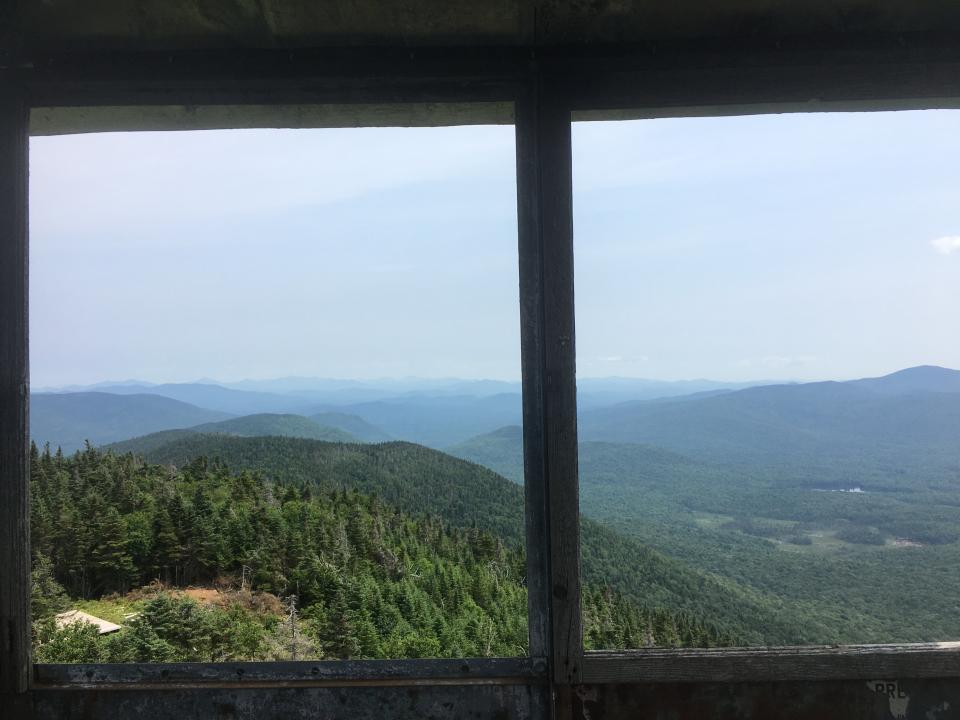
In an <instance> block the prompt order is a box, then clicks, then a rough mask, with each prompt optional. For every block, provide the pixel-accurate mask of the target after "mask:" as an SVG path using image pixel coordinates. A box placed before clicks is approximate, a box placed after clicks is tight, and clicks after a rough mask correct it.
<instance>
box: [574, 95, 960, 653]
mask: <svg viewBox="0 0 960 720" xmlns="http://www.w3.org/2000/svg"><path fill="white" fill-rule="evenodd" d="M958 129H960V123H958V115H957V114H956V113H955V112H951V111H943V112H940V111H937V112H903V113H871V114H866V113H864V114H819V115H809V114H808V115H779V116H758V117H731V118H698V119H662V120H648V121H637V122H622V123H584V124H578V125H576V126H575V132H574V173H575V179H574V186H575V204H576V205H575V207H576V218H575V219H576V262H577V268H576V270H577V274H576V278H577V350H578V363H577V364H578V376H579V377H578V388H579V398H580V403H579V425H580V442H581V446H580V483H581V509H582V512H583V514H584V518H585V519H584V543H583V556H584V557H583V570H584V579H585V581H586V587H587V588H588V589H587V593H588V595H587V599H586V601H585V613H586V617H585V626H586V643H587V646H588V647H590V648H606V647H622V646H624V645H626V646H637V645H668V646H671V645H712V644H738V645H781V644H807V643H816V644H820V643H877V642H911V641H928V640H956V639H958V638H960V615H958V613H957V607H958V603H960V570H958V568H960V563H958V560H960V542H958V541H960V474H958V469H960V372H958V371H957V368H960V334H958V333H957V322H956V316H957V313H958V311H960V239H958V236H960V219H958V217H957V214H956V209H957V207H958V201H960V176H958V174H957V172H956V161H955V160H956V158H958V157H960V132H958ZM634 606H637V607H638V608H639V610H634V609H633V608H634ZM624 614H626V615H629V616H630V617H633V618H634V625H633V626H632V628H631V631H630V632H629V633H627V634H624V633H623V632H621V630H620V628H618V627H617V626H616V621H617V618H619V617H621V616H622V615H624ZM611 619H612V621H611Z"/></svg>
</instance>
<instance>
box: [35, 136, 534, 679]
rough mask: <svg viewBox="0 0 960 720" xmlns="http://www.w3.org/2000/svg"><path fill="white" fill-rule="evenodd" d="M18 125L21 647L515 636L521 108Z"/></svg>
mask: <svg viewBox="0 0 960 720" xmlns="http://www.w3.org/2000/svg"><path fill="white" fill-rule="evenodd" d="M31 152H32V173H31V175H32V178H31V224H32V231H33V233H32V234H33V237H32V241H31V248H32V252H33V257H32V259H31V273H32V277H31V281H32V282H31V312H32V315H31V329H32V342H33V346H32V353H31V355H32V368H31V369H32V378H33V387H34V392H33V395H32V401H31V402H32V412H31V433H32V437H33V440H34V441H35V442H36V443H37V446H38V447H37V450H36V451H35V452H36V454H35V458H34V462H33V474H32V498H33V517H32V533H33V537H32V547H33V558H34V602H33V612H34V617H35V618H36V619H37V625H36V643H37V646H36V653H35V656H36V658H37V660H38V662H80V661H101V662H124V661H141V662H143V661H173V660H176V661H219V660H247V659H251V660H252V659H277V660H279V659H307V658H348V657H349V658H361V657H396V658H403V657H433V656H443V657H456V656H484V655H501V656H502V655H523V654H525V653H526V643H527V623H526V588H525V584H524V577H525V568H524V556H523V551H522V544H523V534H522V533H523V494H522V487H521V484H522V473H520V472H519V471H517V472H513V471H511V472H510V473H508V474H509V475H510V479H506V478H504V477H502V476H500V475H497V474H495V473H493V472H490V471H489V470H487V469H485V468H482V467H479V466H477V465H474V464H471V463H466V462H464V461H462V460H461V459H459V458H457V457H455V456H454V455H453V454H451V453H454V452H456V447H457V446H459V445H460V444H462V443H469V442H471V441H473V442H474V443H476V442H477V441H475V440H473V439H474V438H476V437H477V436H482V435H484V434H486V433H490V432H492V431H498V430H499V429H501V428H506V429H505V430H500V432H503V433H507V434H517V435H519V432H520V431H519V427H518V426H519V423H520V386H519V377H520V355H519V338H518V331H519V317H518V316H519V303H518V283H517V231H516V200H515V197H516V186H515V180H514V167H515V159H514V146H513V128H512V127H462V128H432V129H398V128H392V129H391V128H385V129H350V130H297V131H280V130H245V131H206V132H180V133H172V132H167V133H128V134H120V133H114V134H101V135H77V136H64V137H48V138H35V139H34V140H33V141H32V144H31ZM47 444H49V445H47ZM78 612H80V613H86V615H78V614H77V613H78ZM64 613H72V614H69V615H65V614H64ZM78 618H79V619H86V620H87V622H86V623H85V624H84V623H79V624H77V623H74V621H75V620H77V619H78Z"/></svg>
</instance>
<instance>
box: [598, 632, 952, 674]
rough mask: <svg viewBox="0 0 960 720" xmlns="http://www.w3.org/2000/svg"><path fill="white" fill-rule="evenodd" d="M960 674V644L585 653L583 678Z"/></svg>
mask: <svg viewBox="0 0 960 720" xmlns="http://www.w3.org/2000/svg"><path fill="white" fill-rule="evenodd" d="M875 677H898V678H950V677H960V643H956V642H948V643H915V644H891V645H839V646H811V647H770V648H717V649H702V650H692V649H691V650H631V651H617V652H610V651H600V652H588V653H585V655H584V658H583V682H584V683H593V684H604V683H662V682H674V683H675V682H746V681H749V682H770V681H793V680H868V679H871V678H875Z"/></svg>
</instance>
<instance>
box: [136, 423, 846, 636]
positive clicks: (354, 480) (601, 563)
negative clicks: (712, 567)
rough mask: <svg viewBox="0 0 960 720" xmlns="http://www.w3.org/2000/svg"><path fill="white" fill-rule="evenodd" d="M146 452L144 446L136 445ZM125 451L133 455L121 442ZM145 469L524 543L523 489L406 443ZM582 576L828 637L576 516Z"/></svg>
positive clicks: (238, 447) (220, 448)
mask: <svg viewBox="0 0 960 720" xmlns="http://www.w3.org/2000/svg"><path fill="white" fill-rule="evenodd" d="M143 442H144V443H145V444H144V447H145V448H146V447H147V446H148V445H149V444H150V443H151V439H150V438H149V437H148V438H146V439H144V441H143ZM126 447H127V449H133V450H134V451H136V447H135V446H134V445H132V444H128V445H127V446H126ZM145 455H146V457H147V459H148V460H149V461H150V462H156V463H163V464H173V465H176V466H184V465H187V464H189V463H190V462H191V461H192V460H193V459H194V458H196V457H198V456H206V457H208V458H210V459H214V458H217V459H219V460H221V461H222V462H224V463H225V464H226V465H227V466H229V467H231V468H233V469H248V470H259V471H261V472H262V473H263V475H264V476H265V477H266V478H267V479H272V480H282V481H283V482H292V483H297V484H305V485H310V486H312V487H316V488H318V489H320V490H325V491H330V490H336V489H355V490H359V491H361V492H364V493H376V494H377V496H378V497H380V498H382V499H383V500H384V502H386V503H388V504H390V505H391V506H394V507H397V508H399V509H400V510H402V511H404V512H410V513H414V514H417V513H427V514H429V515H432V516H436V517H440V518H443V519H444V520H445V521H446V522H449V523H450V524H452V525H455V526H457V527H478V528H481V529H484V530H486V531H489V532H492V533H494V534H496V535H497V536H498V537H501V538H503V539H504V541H505V542H507V543H508V544H510V545H511V546H520V544H521V542H522V537H523V490H522V488H521V487H519V486H518V485H517V484H516V483H514V482H510V481H508V480H506V479H505V478H503V477H501V476H499V475H497V474H495V473H493V472H491V471H490V470H487V469H486V468H483V467H480V466H478V465H475V464H473V463H470V462H465V461H462V460H459V459H456V458H453V457H451V456H449V455H446V454H444V453H441V452H438V451H434V450H430V449H428V448H425V447H422V446H419V445H413V444H410V443H399V442H395V443H385V444H380V445H337V444H330V443H322V442H316V441H309V440H300V439H293V438H233V437H225V436H191V437H187V438H181V439H178V440H175V441H173V442H171V443H169V444H167V445H162V446H160V447H157V448H154V449H148V450H147V451H146V453H145ZM582 527H583V572H584V578H585V579H586V580H587V581H588V582H591V583H597V584H599V585H602V584H604V583H610V584H612V585H613V586H614V587H615V588H616V589H617V590H619V591H621V592H623V593H624V594H625V595H626V596H628V597H629V598H631V599H632V600H634V601H635V602H638V603H640V604H643V605H648V604H653V605H654V606H657V607H664V608H668V609H671V610H674V611H680V610H682V611H688V612H691V613H693V614H694V615H696V616H697V617H703V618H709V621H710V622H711V623H713V624H714V625H716V626H717V627H718V628H720V629H721V630H723V631H724V632H727V633H729V634H730V635H736V636H737V637H740V638H742V639H743V640H744V641H745V642H749V643H753V644H776V643H795V642H812V641H815V639H816V638H822V637H826V636H828V635H829V633H828V632H827V631H826V629H825V628H824V626H822V625H821V624H820V623H819V622H818V620H817V619H816V616H815V615H814V614H811V613H808V612H805V611H803V610H802V609H801V608H795V607H791V606H790V604H789V603H784V602H783V601H781V600H779V599H777V598H775V597H773V596H768V595H765V594H763V593H760V592H757V591H754V590H750V589H747V588H744V587H741V586H738V585H737V584H736V583H733V582H730V581H727V580H724V579H722V578H719V577H718V576H716V575H712V574H707V573H702V572H698V571H695V570H693V569H691V568H690V567H688V566H686V565H684V564H683V563H680V562H677V561H674V560H672V559H670V558H667V557H666V556H664V555H662V554H660V553H657V552H655V551H653V550H651V549H650V548H648V547H644V546H643V545H641V544H639V543H637V542H636V541H634V540H631V539H629V538H627V537H625V536H624V535H621V534H618V533H616V532H614V531H612V530H609V529H607V528H604V527H603V526H601V525H599V524H598V523H596V522H594V521H592V520H590V519H584V520H583V523H582Z"/></svg>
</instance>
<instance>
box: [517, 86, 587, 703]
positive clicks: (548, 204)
mask: <svg viewBox="0 0 960 720" xmlns="http://www.w3.org/2000/svg"><path fill="white" fill-rule="evenodd" d="M561 98H562V95H561V94H560V93H558V92H557V91H556V89H555V88H551V87H550V86H549V85H547V84H545V83H544V82H543V81H542V80H539V79H538V80H536V81H532V82H531V83H530V84H529V85H528V86H527V88H526V89H525V90H524V91H523V92H522V94H521V97H520V98H519V100H518V102H517V113H516V123H517V125H516V127H517V188H518V195H519V197H518V204H517V206H518V212H519V233H520V322H521V354H522V359H523V360H522V364H523V431H524V433H523V434H524V437H523V441H524V442H523V444H524V475H525V478H526V501H527V563H528V572H527V575H528V594H529V618H530V652H531V654H532V655H534V656H537V655H542V656H544V657H547V658H548V662H549V663H550V666H551V676H552V678H553V681H554V682H555V683H557V684H559V685H569V684H572V683H578V682H579V681H580V676H581V660H582V655H583V638H582V632H581V616H580V522H579V505H580V503H579V492H578V483H577V398H576V353H575V346H574V316H573V198H572V168H571V138H570V111H569V109H567V108H566V107H565V105H564V103H563V102H562V100H561Z"/></svg>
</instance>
